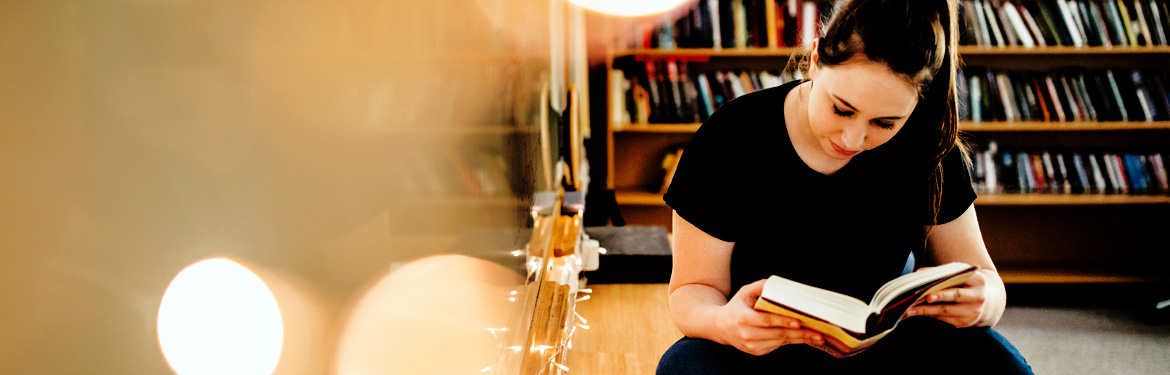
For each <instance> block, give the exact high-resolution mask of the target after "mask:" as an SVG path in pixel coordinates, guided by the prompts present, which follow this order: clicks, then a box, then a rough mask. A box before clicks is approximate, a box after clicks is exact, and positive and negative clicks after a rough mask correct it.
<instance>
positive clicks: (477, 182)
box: [387, 146, 519, 197]
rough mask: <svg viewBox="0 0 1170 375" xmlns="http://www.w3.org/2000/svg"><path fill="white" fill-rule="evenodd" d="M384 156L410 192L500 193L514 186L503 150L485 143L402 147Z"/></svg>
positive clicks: (401, 185) (506, 193)
mask: <svg viewBox="0 0 1170 375" xmlns="http://www.w3.org/2000/svg"><path fill="white" fill-rule="evenodd" d="M388 156H389V157H388V158H387V159H388V160H389V162H390V165H389V173H390V176H391V177H392V180H393V181H396V182H397V183H398V186H397V187H398V188H399V189H400V190H401V192H402V193H404V194H406V195H410V196H444V197H448V196H469V197H500V196H509V195H512V194H513V192H514V191H519V190H516V187H515V186H513V185H514V183H515V180H514V179H511V178H509V173H510V172H511V170H510V168H509V167H508V165H509V162H508V160H507V159H506V158H505V155H504V153H503V152H499V150H491V149H488V148H484V147H472V146H448V147H424V146H418V147H401V148H399V149H396V150H395V151H394V152H392V153H391V154H390V155H388Z"/></svg>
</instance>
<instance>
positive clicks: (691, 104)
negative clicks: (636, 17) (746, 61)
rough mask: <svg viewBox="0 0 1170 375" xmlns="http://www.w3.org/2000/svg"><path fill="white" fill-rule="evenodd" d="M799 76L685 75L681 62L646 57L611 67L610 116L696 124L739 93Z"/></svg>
mask: <svg viewBox="0 0 1170 375" xmlns="http://www.w3.org/2000/svg"><path fill="white" fill-rule="evenodd" d="M802 78H803V74H802V73H799V72H796V73H793V72H781V71H750V70H738V71H730V70H728V71H714V72H703V73H695V74H689V73H688V72H687V64H686V63H684V62H680V61H677V60H673V59H666V60H655V59H647V60H645V61H644V63H643V64H638V65H637V66H636V67H634V68H632V69H627V70H625V71H622V70H614V71H613V77H611V79H612V80H613V82H614V84H613V86H612V89H613V92H612V93H611V95H613V98H612V100H611V102H612V103H614V105H613V108H612V112H611V115H612V116H613V122H614V123H615V124H630V123H639V124H645V123H698V122H702V121H706V120H707V117H708V116H710V115H711V114H712V113H714V112H715V110H716V109H718V108H719V107H720V106H722V105H723V103H726V102H729V101H731V100H732V99H735V98H737V97H739V96H740V95H744V94H747V93H750V92H754V91H756V90H762V89H765V88H770V87H775V86H779V85H781V84H783V83H784V82H788V81H792V80H795V79H802Z"/></svg>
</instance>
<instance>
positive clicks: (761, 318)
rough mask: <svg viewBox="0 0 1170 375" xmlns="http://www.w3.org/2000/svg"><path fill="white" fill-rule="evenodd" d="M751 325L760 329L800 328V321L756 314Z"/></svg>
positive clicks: (769, 314) (761, 313)
mask: <svg viewBox="0 0 1170 375" xmlns="http://www.w3.org/2000/svg"><path fill="white" fill-rule="evenodd" d="M754 316H755V317H756V318H755V319H754V320H753V321H752V322H751V323H752V324H754V325H757V326H760V327H781V328H800V321H799V320H796V319H795V318H791V317H787V316H784V315H779V314H773V313H766V312H756V313H755V314H754Z"/></svg>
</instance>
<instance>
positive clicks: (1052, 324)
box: [996, 306, 1170, 375]
mask: <svg viewBox="0 0 1170 375" xmlns="http://www.w3.org/2000/svg"><path fill="white" fill-rule="evenodd" d="M1143 313H1144V312H1143V311H1142V310H1140V309H1116V308H1098V307H1047V306H1022V307H1021V306H1013V307H1009V308H1008V309H1007V311H1006V312H1005V313H1004V316H1003V319H1002V320H1000V323H999V325H997V326H996V330H997V331H999V333H1000V334H1002V335H1003V336H1004V337H1007V338H1008V340H1010V341H1011V342H1012V343H1013V344H1015V345H1016V348H1017V349H1019V350H1020V353H1021V354H1023V355H1024V358H1026V359H1027V360H1028V363H1030V364H1031V365H1032V369H1033V371H1035V373H1036V374H1095V375H1110V374H1117V375H1123V374H1124V375H1146V374H1149V375H1154V374H1158V375H1164V374H1170V325H1167V324H1154V323H1153V322H1151V321H1150V319H1149V318H1148V317H1146V316H1143Z"/></svg>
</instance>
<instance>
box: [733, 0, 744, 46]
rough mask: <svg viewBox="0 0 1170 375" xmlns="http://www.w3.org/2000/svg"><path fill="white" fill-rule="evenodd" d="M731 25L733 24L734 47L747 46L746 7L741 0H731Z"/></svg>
mask: <svg viewBox="0 0 1170 375" xmlns="http://www.w3.org/2000/svg"><path fill="white" fill-rule="evenodd" d="M731 10H732V17H734V20H733V25H735V48H747V8H744V6H743V0H731Z"/></svg>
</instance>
